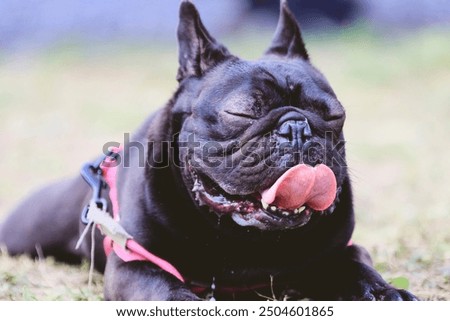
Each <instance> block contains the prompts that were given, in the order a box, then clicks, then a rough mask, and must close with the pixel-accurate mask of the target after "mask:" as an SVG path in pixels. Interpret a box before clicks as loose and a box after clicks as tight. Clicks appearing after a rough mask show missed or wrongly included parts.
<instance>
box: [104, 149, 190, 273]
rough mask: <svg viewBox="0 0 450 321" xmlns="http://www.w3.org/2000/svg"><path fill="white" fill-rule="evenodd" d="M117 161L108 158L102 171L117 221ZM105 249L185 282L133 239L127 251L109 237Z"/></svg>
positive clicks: (169, 266)
mask: <svg viewBox="0 0 450 321" xmlns="http://www.w3.org/2000/svg"><path fill="white" fill-rule="evenodd" d="M112 151H113V152H114V153H119V152H120V151H121V148H117V147H115V148H113V149H112ZM115 161H116V160H115V159H114V158H112V157H107V158H106V159H105V160H104V161H103V163H102V164H101V166H100V167H101V169H102V171H103V178H104V179H105V181H106V183H107V184H108V186H109V198H110V199H111V203H112V208H113V217H114V219H115V220H116V221H119V220H120V216H119V200H118V197H117V184H116V175H117V164H115ZM103 248H104V250H105V253H106V255H109V254H110V253H111V251H114V252H115V253H116V254H117V256H118V257H120V258H121V259H122V260H123V261H125V262H131V261H148V262H151V263H153V264H155V265H156V266H158V267H160V268H161V269H162V270H164V271H166V272H167V273H170V274H172V275H173V276H174V277H176V278H177V279H178V280H180V281H181V282H184V278H183V277H182V276H181V274H180V273H179V272H178V270H177V269H176V268H175V267H174V266H173V265H172V264H170V263H169V262H167V261H165V260H163V259H162V258H160V257H158V256H156V255H154V254H152V253H151V252H149V251H147V250H146V249H145V248H144V247H143V246H142V245H140V244H139V243H137V242H136V241H135V240H133V239H129V240H127V244H126V249H124V248H123V247H121V246H120V245H118V244H117V243H114V241H113V240H112V239H111V238H109V237H108V236H106V237H105V239H104V240H103Z"/></svg>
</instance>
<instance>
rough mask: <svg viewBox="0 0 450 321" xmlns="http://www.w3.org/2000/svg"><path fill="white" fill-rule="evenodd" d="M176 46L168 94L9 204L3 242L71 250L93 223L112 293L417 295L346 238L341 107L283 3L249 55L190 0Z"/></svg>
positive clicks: (349, 222)
mask: <svg viewBox="0 0 450 321" xmlns="http://www.w3.org/2000/svg"><path fill="white" fill-rule="evenodd" d="M178 43H179V69H178V74H177V80H178V82H179V86H178V88H177V90H176V92H175V94H174V96H173V97H172V98H171V99H170V100H169V102H168V103H167V104H166V105H165V106H164V107H163V108H161V109H160V110H159V111H157V112H156V113H154V114H153V115H151V116H150V117H149V118H148V119H147V121H145V123H144V124H143V125H142V126H141V128H140V129H138V130H137V131H136V132H135V133H134V135H133V137H132V139H131V142H130V143H129V144H122V146H120V147H119V146H116V147H118V148H115V149H114V150H113V153H112V154H108V155H103V157H102V158H100V160H99V161H97V162H93V163H89V164H88V165H86V166H85V167H84V168H83V177H81V176H77V177H74V178H73V179H70V180H64V181H61V182H59V183H57V184H54V185H50V186H48V187H45V188H43V189H42V190H40V191H38V192H37V193H35V194H34V195H32V196H31V197H29V198H28V199H26V200H25V201H24V202H23V203H22V204H20V205H19V206H18V207H17V209H16V210H15V211H14V212H13V213H11V215H10V216H9V217H7V219H6V221H5V222H4V223H3V224H2V226H1V229H0V242H1V243H3V244H5V245H6V248H7V250H8V252H9V253H10V254H11V255H17V254H22V253H28V254H30V255H36V254H37V253H36V247H40V248H41V249H42V252H43V253H44V255H48V256H54V257H56V258H57V259H60V260H62V261H66V262H70V263H77V262H80V261H81V260H82V259H83V258H89V257H90V250H91V244H90V237H85V238H84V239H83V238H81V240H80V234H81V233H82V232H83V231H84V230H85V229H86V227H87V230H89V229H90V228H95V227H93V226H97V227H99V228H100V230H101V231H100V232H99V231H97V233H96V236H95V237H96V243H95V246H94V247H93V248H94V249H95V267H96V269H98V270H99V271H102V272H104V275H105V289H104V293H105V298H106V299H109V300H199V299H205V298H208V297H211V295H212V296H214V297H215V298H216V299H224V300H227V299H240V300H250V299H261V298H264V297H267V296H269V297H273V296H275V297H274V299H300V298H309V299H315V300H415V297H414V296H413V295H411V294H410V293H408V292H406V291H404V290H398V289H395V288H393V287H392V286H390V285H389V284H388V283H387V282H386V281H384V280H383V279H382V278H381V276H380V275H379V274H378V273H377V272H376V271H375V270H374V268H373V267H372V265H371V260H370V256H369V255H368V253H367V252H366V251H365V250H364V249H363V248H361V247H359V246H357V245H354V244H352V243H351V236H352V232H353V228H354V213H353V206H352V191H351V184H350V179H349V176H348V171H347V163H346V161H345V146H344V135H343V125H344V120H345V111H344V108H343V107H342V105H341V104H340V102H339V101H338V99H337V98H336V95H335V93H334V92H333V90H332V88H331V87H330V85H329V84H328V82H327V80H326V79H325V77H324V76H323V75H322V74H321V73H320V72H319V71H318V70H317V69H316V68H315V67H314V66H312V65H311V62H310V60H309V56H308V53H307V51H306V49H305V45H304V43H303V40H302V36H301V33H300V30H299V27H298V24H297V21H296V20H295V18H294V16H293V14H292V13H291V12H290V11H289V8H288V5H287V3H286V1H281V11H280V18H279V22H278V26H277V29H276V32H275V36H274V38H273V40H272V43H271V45H270V46H269V48H268V49H267V51H266V52H265V53H264V54H263V55H262V57H261V58H260V59H259V60H257V61H246V60H242V59H240V58H238V57H236V56H234V55H233V54H232V53H230V52H229V51H228V49H227V48H226V47H224V46H223V45H222V44H220V43H219V42H217V41H216V40H215V39H214V38H213V37H212V36H211V35H210V34H209V32H208V31H207V30H206V28H205V27H204V25H203V23H202V21H201V20H200V16H199V14H198V12H197V10H196V8H195V7H194V5H193V4H192V3H191V2H189V1H183V2H182V3H181V7H180V22H179V27H178ZM130 144H133V148H130ZM136 145H139V146H141V147H142V148H136ZM83 178H84V179H83ZM86 182H88V184H87V183H86ZM80 217H81V219H80ZM119 217H120V220H119ZM78 240H80V242H79V243H80V244H81V246H79V247H76V246H75V245H76V244H77V241H78Z"/></svg>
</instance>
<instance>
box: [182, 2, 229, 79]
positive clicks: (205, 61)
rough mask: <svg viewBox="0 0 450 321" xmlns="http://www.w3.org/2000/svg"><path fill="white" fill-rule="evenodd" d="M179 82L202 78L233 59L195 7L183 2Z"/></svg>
mask: <svg viewBox="0 0 450 321" xmlns="http://www.w3.org/2000/svg"><path fill="white" fill-rule="evenodd" d="M178 46H179V53H178V60H179V63H180V66H179V69H178V75H177V80H178V81H182V80H183V79H185V78H187V77H189V76H197V77H199V76H201V75H202V74H204V72H205V71H206V70H208V69H209V68H211V67H214V66H216V65H218V64H219V63H221V62H223V61H225V60H227V59H228V58H230V57H232V55H231V54H230V53H229V52H228V49H227V48H225V47H224V46H223V45H221V44H220V43H218V42H217V41H216V40H215V39H214V38H213V37H211V35H210V34H209V32H208V30H206V28H205V26H204V25H203V23H202V21H201V19H200V15H199V13H198V11H197V9H196V8H195V6H194V5H193V4H192V3H191V2H189V1H188V0H183V2H182V3H181V6H180V22H179V25H178Z"/></svg>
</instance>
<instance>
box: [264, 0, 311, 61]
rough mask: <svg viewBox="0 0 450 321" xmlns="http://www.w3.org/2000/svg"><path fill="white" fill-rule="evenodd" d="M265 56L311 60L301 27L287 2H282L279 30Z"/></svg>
mask: <svg viewBox="0 0 450 321" xmlns="http://www.w3.org/2000/svg"><path fill="white" fill-rule="evenodd" d="M265 54H266V55H278V56H283V57H288V58H303V59H305V60H308V59H309V57H308V52H307V51H306V48H305V44H304V43H303V39H302V34H301V32H300V27H299V25H298V22H297V19H295V16H294V14H293V13H292V12H291V10H290V9H289V6H288V3H287V0H281V1H280V18H279V20H278V26H277V30H276V31H275V36H274V37H273V40H272V44H271V45H270V48H269V49H267V51H266V52H265Z"/></svg>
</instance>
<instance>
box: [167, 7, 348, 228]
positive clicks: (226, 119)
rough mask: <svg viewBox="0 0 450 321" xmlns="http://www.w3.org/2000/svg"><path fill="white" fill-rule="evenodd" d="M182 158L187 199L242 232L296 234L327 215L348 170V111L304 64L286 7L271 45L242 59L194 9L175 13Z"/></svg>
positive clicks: (300, 44)
mask: <svg viewBox="0 0 450 321" xmlns="http://www.w3.org/2000/svg"><path fill="white" fill-rule="evenodd" d="M180 19H181V20H180V26H179V41H180V69H179V74H178V79H179V81H180V89H179V91H178V93H177V100H176V103H175V105H174V108H173V112H174V114H176V115H177V116H178V117H175V118H176V119H181V121H180V125H179V126H180V128H179V136H178V146H179V148H178V153H179V155H178V157H179V160H180V163H181V164H182V165H183V166H182V175H183V179H184V182H185V184H186V185H187V188H188V189H189V190H191V194H192V198H193V200H194V201H195V202H196V203H197V205H198V206H199V207H202V208H204V209H205V210H206V212H211V213H212V214H211V213H208V214H207V215H214V216H217V217H219V218H220V217H222V216H224V215H228V216H230V217H231V218H232V219H233V220H234V222H235V223H237V224H239V225H241V226H253V227H256V228H258V229H261V230H280V229H292V228H296V227H300V226H302V225H305V224H306V223H308V221H309V220H310V218H311V216H313V215H319V214H322V215H323V214H330V213H332V211H333V209H334V207H335V205H336V204H335V203H336V202H337V196H338V194H339V192H340V189H341V185H342V183H343V180H344V179H345V177H346V175H347V173H346V170H345V165H346V164H345V155H344V153H345V152H344V148H343V135H342V126H343V123H344V119H345V113H344V109H343V108H342V106H341V104H340V103H339V101H338V100H337V98H336V96H335V94H334V93H333V91H332V89H331V88H330V86H329V85H328V83H327V81H326V80H325V78H324V77H323V76H322V75H321V74H320V72H318V71H317V70H316V69H315V68H314V67H313V66H312V65H311V64H310V63H309V60H308V56H307V53H306V50H305V48H304V45H303V42H302V39H301V35H300V31H299V28H298V25H297V22H296V21H295V18H294V17H293V15H292V14H291V13H290V11H289V9H288V8H287V5H286V3H285V2H282V6H281V14H280V22H279V25H278V28H277V32H276V35H275V38H274V40H273V42H272V45H271V47H270V48H269V49H268V51H267V52H266V54H265V55H264V56H263V58H261V59H260V60H258V61H256V62H249V61H244V60H241V59H238V58H236V57H234V56H232V55H231V54H229V53H228V50H227V49H226V48H225V47H223V46H222V45H220V44H218V43H217V42H216V41H215V40H214V39H213V38H212V37H211V36H210V35H209V33H208V32H207V31H206V29H205V28H204V26H203V24H202V23H201V21H200V18H199V16H198V12H197V11H196V10H195V7H194V6H193V5H192V4H191V3H189V2H184V3H183V4H182V8H181V13H180Z"/></svg>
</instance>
